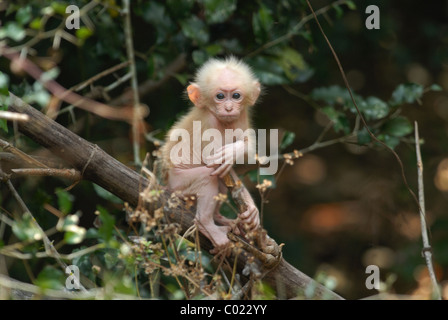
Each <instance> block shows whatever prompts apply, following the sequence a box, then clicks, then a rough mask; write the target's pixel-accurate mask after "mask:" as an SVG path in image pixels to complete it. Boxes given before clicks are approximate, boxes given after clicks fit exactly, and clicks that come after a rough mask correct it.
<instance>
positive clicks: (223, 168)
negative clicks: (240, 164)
mask: <svg viewBox="0 0 448 320" xmlns="http://www.w3.org/2000/svg"><path fill="white" fill-rule="evenodd" d="M227 166H228V165H227V164H222V165H220V166H219V167H218V169H216V170H215V171H213V172H212V173H211V174H210V175H212V176H221V173H223V172H224V171H225V170H226V168H227Z"/></svg>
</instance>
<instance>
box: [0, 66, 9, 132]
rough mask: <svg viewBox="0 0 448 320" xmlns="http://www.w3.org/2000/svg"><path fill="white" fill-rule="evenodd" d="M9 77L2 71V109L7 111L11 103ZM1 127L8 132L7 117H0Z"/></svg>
mask: <svg viewBox="0 0 448 320" xmlns="http://www.w3.org/2000/svg"><path fill="white" fill-rule="evenodd" d="M8 87H9V77H8V75H7V74H6V73H3V72H1V71H0V110H2V111H7V110H8V105H9V88H8ZM0 129H2V130H3V131H5V132H6V133H7V132H8V124H7V121H6V119H0Z"/></svg>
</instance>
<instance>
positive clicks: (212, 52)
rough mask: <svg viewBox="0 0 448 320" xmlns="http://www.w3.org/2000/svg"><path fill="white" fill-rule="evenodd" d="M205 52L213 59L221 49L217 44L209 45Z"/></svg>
mask: <svg viewBox="0 0 448 320" xmlns="http://www.w3.org/2000/svg"><path fill="white" fill-rule="evenodd" d="M205 51H206V52H207V54H208V55H209V56H210V57H214V56H216V55H218V54H220V53H221V52H222V47H221V46H220V45H219V44H211V45H209V46H207V47H206V48H205Z"/></svg>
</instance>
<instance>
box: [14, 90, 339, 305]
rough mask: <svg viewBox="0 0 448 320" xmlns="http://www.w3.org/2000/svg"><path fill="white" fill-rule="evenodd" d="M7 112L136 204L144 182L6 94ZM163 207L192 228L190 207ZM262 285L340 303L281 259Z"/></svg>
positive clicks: (87, 175) (285, 294)
mask: <svg viewBox="0 0 448 320" xmlns="http://www.w3.org/2000/svg"><path fill="white" fill-rule="evenodd" d="M9 111H12V112H19V113H23V114H26V115H28V116H29V118H30V120H29V121H26V122H20V123H18V128H19V130H20V131H21V132H22V133H23V134H25V135H26V136H28V137H30V138H31V139H33V140H34V141H36V142H37V143H39V144H40V145H42V146H44V147H46V148H48V149H50V150H51V151H52V152H53V153H55V154H56V155H58V156H59V157H61V158H63V159H64V160H65V161H66V162H67V163H69V164H70V165H71V166H72V167H73V168H74V169H76V170H78V171H80V172H81V174H82V177H83V178H84V179H87V180H89V181H91V182H94V183H96V184H98V185H100V186H101V187H103V188H104V189H106V190H108V191H110V192H112V193H113V194H115V195H116V196H118V197H119V198H121V199H122V200H123V201H125V202H128V203H129V204H130V205H131V206H137V205H138V204H139V194H140V192H141V191H142V190H144V189H145V188H146V187H147V186H148V185H149V181H148V179H146V178H145V177H143V176H141V175H140V174H138V173H137V172H135V171H134V170H132V169H130V168H128V167H126V166H125V165H123V164H122V163H120V162H119V161H117V160H116V159H114V158H113V157H111V156H110V155H108V154H107V153H106V152H104V151H103V150H102V149H100V148H99V147H98V146H96V145H94V144H92V143H90V142H88V141H86V140H84V139H82V138H81V137H79V136H78V135H76V134H74V133H73V132H71V131H70V130H68V129H66V128H64V127H63V126H61V125H59V124H58V123H56V122H55V121H53V120H51V119H50V118H48V117H46V116H45V115H43V114H42V113H41V112H39V111H37V110H36V109H34V108H33V107H31V106H30V105H28V104H26V103H25V102H23V101H22V100H21V99H20V98H18V97H16V96H15V95H14V94H10V106H9ZM163 196H164V197H169V196H170V193H169V192H168V191H166V192H165V193H163ZM162 203H163V202H162ZM165 203H166V202H165ZM167 207H168V206H165V208H163V209H164V211H165V213H166V216H167V217H168V218H169V219H170V221H171V222H177V223H179V224H180V225H181V227H182V232H185V231H187V230H188V229H189V228H190V227H191V226H192V224H193V219H194V216H195V208H194V207H192V208H190V209H189V210H186V209H184V210H176V209H170V208H167ZM199 239H200V245H201V248H203V249H205V250H209V249H211V248H212V245H211V243H210V241H209V240H208V239H207V238H206V237H204V236H202V235H200V236H199ZM237 262H238V264H237V272H238V273H239V274H242V270H243V268H244V266H245V257H244V255H243V254H240V255H238V261H237ZM232 263H233V262H232ZM263 281H265V282H266V283H267V284H268V285H270V286H271V287H272V288H273V289H274V290H276V291H277V293H279V294H278V296H281V297H282V298H287V299H289V298H294V297H297V296H299V295H301V293H303V292H304V290H305V289H306V288H307V287H308V286H310V285H311V286H313V287H315V288H316V289H315V298H317V299H342V298H341V297H340V296H339V295H338V294H336V293H334V292H332V291H331V290H329V289H327V288H326V287H324V286H322V285H321V284H319V283H316V282H315V281H314V280H313V279H311V278H310V277H308V276H307V275H305V274H304V273H302V272H301V271H299V270H297V269H296V268H294V267H293V266H292V265H290V264H289V263H288V262H287V261H286V260H284V259H283V258H281V260H280V261H279V263H278V264H277V265H275V267H273V268H272V269H269V270H266V272H265V277H264V278H263Z"/></svg>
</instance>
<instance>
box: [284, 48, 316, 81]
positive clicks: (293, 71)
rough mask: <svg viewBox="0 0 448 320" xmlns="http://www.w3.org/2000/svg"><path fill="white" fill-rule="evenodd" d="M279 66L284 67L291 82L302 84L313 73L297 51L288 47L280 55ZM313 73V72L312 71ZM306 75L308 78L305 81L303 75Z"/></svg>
mask: <svg viewBox="0 0 448 320" xmlns="http://www.w3.org/2000/svg"><path fill="white" fill-rule="evenodd" d="M277 62H278V64H279V65H281V66H282V68H283V71H284V73H285V75H286V77H287V78H288V79H289V80H291V81H298V80H300V82H303V81H306V80H307V79H308V78H309V77H310V76H311V75H312V74H313V72H311V73H309V72H306V71H310V69H309V68H308V66H307V64H306V62H305V60H304V59H303V56H302V55H301V54H300V53H299V52H297V51H296V50H294V49H292V48H290V47H286V48H284V49H283V50H282V51H281V52H280V53H279V54H278V60H277ZM311 71H312V70H311ZM304 74H306V75H307V78H304V79H303V75H304Z"/></svg>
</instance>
